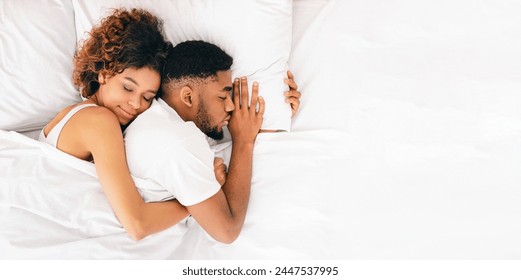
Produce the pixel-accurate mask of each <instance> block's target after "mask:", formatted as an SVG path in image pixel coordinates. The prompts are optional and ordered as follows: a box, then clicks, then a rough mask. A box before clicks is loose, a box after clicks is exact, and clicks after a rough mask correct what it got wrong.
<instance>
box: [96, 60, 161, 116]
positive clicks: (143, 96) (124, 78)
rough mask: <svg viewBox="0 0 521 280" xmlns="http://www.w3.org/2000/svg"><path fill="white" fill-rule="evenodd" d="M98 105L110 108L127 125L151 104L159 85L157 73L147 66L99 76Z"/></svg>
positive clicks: (159, 79)
mask: <svg viewBox="0 0 521 280" xmlns="http://www.w3.org/2000/svg"><path fill="white" fill-rule="evenodd" d="M99 81H100V87H99V90H98V92H97V93H96V96H97V100H98V105H99V106H103V107H106V108H108V109H109V110H111V111H112V112H113V113H114V114H115V115H116V116H117V118H118V120H119V123H120V124H121V125H127V124H129V123H130V122H131V121H132V120H134V119H135V118H136V117H137V116H138V115H139V114H141V113H143V112H144V111H145V110H146V109H148V108H149V107H150V105H151V104H152V100H153V99H154V96H155V95H156V93H157V91H158V90H159V86H160V85H161V77H160V75H159V73H158V72H157V71H155V70H152V69H150V68H148V67H143V68H139V69H137V68H127V69H125V70H124V71H123V72H121V73H119V74H116V75H114V76H112V77H102V76H101V75H100V77H99Z"/></svg>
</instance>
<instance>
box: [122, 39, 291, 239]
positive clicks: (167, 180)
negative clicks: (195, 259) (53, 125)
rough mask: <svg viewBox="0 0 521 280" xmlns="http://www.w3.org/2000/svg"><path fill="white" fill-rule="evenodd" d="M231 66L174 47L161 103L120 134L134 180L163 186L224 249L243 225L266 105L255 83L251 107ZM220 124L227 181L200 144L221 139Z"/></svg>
mask: <svg viewBox="0 0 521 280" xmlns="http://www.w3.org/2000/svg"><path fill="white" fill-rule="evenodd" d="M232 62H233V60H232V58H231V57H230V56H229V55H227V54H226V53H225V52H224V51H222V50H221V49H220V48H218V47H217V46H215V45H213V44H209V43H205V42H202V41H188V42H184V43H181V44H178V45H177V46H176V47H174V48H173V49H171V50H170V52H169V55H168V59H167V66H166V69H165V71H164V75H163V77H162V85H161V91H162V93H161V94H162V95H161V98H160V99H157V100H156V101H154V103H153V104H152V106H151V107H150V109H148V110H147V111H145V112H144V113H143V114H141V115H140V116H139V117H138V118H137V119H136V120H135V121H134V122H133V123H132V124H131V125H130V126H129V127H128V128H127V129H126V131H125V147H126V151H127V157H128V163H129V168H130V171H131V173H132V175H134V176H136V177H139V178H141V179H144V180H148V181H153V182H154V183H156V184H158V185H160V186H162V187H164V188H165V189H166V190H167V191H168V192H169V193H171V194H172V196H173V197H174V198H176V199H177V200H178V201H179V202H180V203H181V204H182V205H184V206H186V208H187V210H188V212H189V213H190V214H191V215H192V217H193V218H194V219H195V220H196V221H197V222H198V223H199V225H200V226H201V227H202V228H203V229H204V230H205V231H206V232H207V233H208V234H209V235H210V236H212V237H213V238H214V239H215V240H217V241H219V242H222V243H231V242H233V241H234V240H235V239H236V238H237V237H238V235H239V233H240V231H241V229H242V226H243V224H244V219H245V216H246V209H247V207H248V202H249V196H250V185H251V172H252V157H253V148H254V142H255V138H256V136H257V134H258V133H259V130H260V128H261V124H262V118H263V114H264V106H265V104H264V100H263V99H262V97H260V96H258V89H259V85H258V84H257V83H255V82H254V83H253V89H252V94H251V104H250V103H249V101H250V96H249V94H248V86H247V84H248V81H247V80H246V78H241V79H235V80H234V82H233V83H232V78H231V70H230V67H231V65H232ZM289 78H290V79H288V81H287V83H288V85H290V89H291V90H290V91H289V92H288V93H286V96H287V97H288V98H290V100H289V101H290V103H291V104H292V108H293V109H294V111H296V108H298V101H299V100H298V98H299V97H300V93H299V92H297V91H296V85H295V84H294V82H293V79H292V76H291V75H290V77H289ZM289 80H290V81H289ZM231 93H232V94H231ZM288 95H289V96H288ZM248 104H250V106H248ZM232 112H233V114H232ZM226 125H227V126H228V130H229V131H230V135H231V137H232V142H233V145H232V153H231V159H230V164H229V168H228V174H227V175H226V174H225V171H224V170H223V169H224V168H223V165H222V161H221V162H218V163H217V164H216V165H219V166H218V167H216V166H214V154H213V152H212V150H211V149H210V146H209V144H208V142H207V139H206V136H208V137H211V138H213V139H216V140H219V139H222V138H223V127H224V126H226ZM205 135H206V136H205ZM214 169H216V171H215V173H214ZM216 177H217V178H219V179H217V178H216ZM221 185H222V186H221Z"/></svg>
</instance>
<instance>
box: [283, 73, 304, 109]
mask: <svg viewBox="0 0 521 280" xmlns="http://www.w3.org/2000/svg"><path fill="white" fill-rule="evenodd" d="M287 74H288V78H287V79H284V83H285V84H287V85H288V86H289V91H286V92H284V96H286V103H289V104H290V105H291V117H292V118H293V116H295V114H296V113H297V111H298V107H299V106H300V96H301V93H300V91H297V89H298V85H297V83H295V77H294V76H293V73H291V71H289V70H288V72H287Z"/></svg>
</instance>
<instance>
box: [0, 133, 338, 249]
mask: <svg viewBox="0 0 521 280" xmlns="http://www.w3.org/2000/svg"><path fill="white" fill-rule="evenodd" d="M343 138H344V135H343V133H342V132H339V131H327V130H324V131H316V132H301V133H278V134H266V135H260V136H259V139H258V141H257V144H256V147H255V154H254V172H253V174H254V175H253V178H252V194H251V197H252V199H251V203H250V208H249V211H248V215H247V218H246V223H245V226H244V230H243V232H242V234H241V236H240V238H239V239H238V240H237V241H236V242H235V243H234V244H232V245H222V244H220V243H217V242H215V241H213V240H212V239H211V238H210V237H209V236H207V235H206V233H204V231H203V230H202V229H201V228H200V227H199V226H198V225H197V223H196V222H195V221H193V220H192V219H191V218H188V219H187V220H185V221H183V222H181V223H180V224H178V225H176V226H174V227H172V228H170V229H168V230H166V231H164V232H161V233H158V234H154V235H152V236H149V237H147V238H145V239H144V240H142V241H133V240H132V239H130V238H129V237H128V236H127V234H126V233H125V232H124V230H123V228H122V226H121V225H120V224H119V222H118V220H117V218H116V217H115V215H114V213H113V211H112V209H111V208H110V205H109V204H108V202H107V200H106V198H105V196H104V194H103V192H102V190H101V186H100V184H99V182H98V180H97V177H96V174H95V170H94V166H93V164H91V163H88V162H85V161H81V160H78V159H76V158H74V157H71V156H69V155H67V154H64V153H62V152H60V151H58V150H56V149H54V148H52V147H51V146H49V145H47V144H45V143H41V142H38V141H36V140H33V139H31V138H28V137H26V136H23V135H21V134H18V133H15V132H6V131H0V154H1V155H2V157H0V186H1V188H0V224H1V225H2V226H1V227H0V252H1V253H0V257H1V258H9V259H12V258H15V259H16V258H23V259H25V258H29V259H34V258H46V259H48V258H51V259H77V258H80V259H85V258H86V259H92V258H94V259H98V258H101V259H165V258H174V259H193V258H196V259H197V258H204V259H206V258H224V259H228V258H298V259H300V258H316V257H319V258H326V257H327V256H328V255H329V254H331V253H332V251H331V250H332V249H333V248H334V247H333V246H332V245H335V246H336V245H337V244H331V243H330V242H331V240H330V239H327V238H325V237H326V234H328V232H330V231H331V230H333V229H334V223H335V216H336V215H337V214H338V213H334V211H332V210H333V208H332V207H331V206H330V205H328V203H327V201H328V199H327V197H329V196H331V195H334V193H333V191H332V189H333V187H334V186H333V185H330V184H325V183H327V182H333V181H332V180H336V179H335V178H338V177H339V176H341V171H342V170H341V162H343V161H345V157H346V152H347V150H344V149H342V145H340V143H341V141H340V140H342V139H343ZM332 146H337V147H338V148H339V149H337V150H336V151H335V152H333V151H332V150H331V147H332ZM137 184H138V185H139V181H137ZM328 185H329V186H328ZM319 237H321V238H319Z"/></svg>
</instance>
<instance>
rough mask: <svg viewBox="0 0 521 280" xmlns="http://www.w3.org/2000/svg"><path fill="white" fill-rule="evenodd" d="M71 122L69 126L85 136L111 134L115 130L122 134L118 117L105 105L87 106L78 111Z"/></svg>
mask: <svg viewBox="0 0 521 280" xmlns="http://www.w3.org/2000/svg"><path fill="white" fill-rule="evenodd" d="M73 110H74V108H73ZM69 122H70V125H69V127H70V128H71V129H73V130H75V131H77V132H78V133H79V134H82V135H83V136H87V135H88V136H89V137H90V136H100V135H107V136H109V135H112V133H113V132H114V131H118V132H119V133H120V134H121V126H120V124H119V121H118V118H117V117H116V115H115V114H114V113H113V112H112V111H110V110H109V109H108V108H106V107H103V106H85V107H84V108H81V109H80V110H79V111H78V112H76V113H75V114H74V116H73V117H72V118H71V119H70V121H69Z"/></svg>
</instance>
